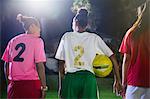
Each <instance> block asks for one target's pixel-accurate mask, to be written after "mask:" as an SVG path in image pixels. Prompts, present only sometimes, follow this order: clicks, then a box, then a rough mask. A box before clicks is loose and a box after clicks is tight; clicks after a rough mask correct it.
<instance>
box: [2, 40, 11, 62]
mask: <svg viewBox="0 0 150 99" xmlns="http://www.w3.org/2000/svg"><path fill="white" fill-rule="evenodd" d="M2 60H3V61H5V62H10V42H9V43H8V45H7V47H6V49H5V51H4V53H3V56H2Z"/></svg>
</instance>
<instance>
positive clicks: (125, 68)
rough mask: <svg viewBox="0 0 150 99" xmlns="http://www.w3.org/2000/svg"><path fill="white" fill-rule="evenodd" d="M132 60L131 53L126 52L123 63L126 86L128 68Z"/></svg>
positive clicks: (123, 79) (123, 82)
mask: <svg viewBox="0 0 150 99" xmlns="http://www.w3.org/2000/svg"><path fill="white" fill-rule="evenodd" d="M129 62H130V55H129V54H126V53H124V56H123V63H122V85H123V87H124V88H126V86H127V70H128V66H129Z"/></svg>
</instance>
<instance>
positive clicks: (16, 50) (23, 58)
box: [2, 34, 46, 80]
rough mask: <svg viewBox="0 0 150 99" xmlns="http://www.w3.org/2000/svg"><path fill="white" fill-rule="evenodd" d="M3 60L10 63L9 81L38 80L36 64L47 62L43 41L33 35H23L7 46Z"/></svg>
mask: <svg viewBox="0 0 150 99" xmlns="http://www.w3.org/2000/svg"><path fill="white" fill-rule="evenodd" d="M2 60H4V61H6V62H9V63H10V65H9V80H37V79H39V77H38V73H37V70H36V63H38V62H45V61H46V56H45V51H44V43H43V40H42V39H41V38H39V37H37V36H35V35H33V34H21V35H18V36H16V37H14V38H13V39H12V40H11V41H10V42H9V43H8V45H7V48H6V49H5V52H4V54H3V57H2Z"/></svg>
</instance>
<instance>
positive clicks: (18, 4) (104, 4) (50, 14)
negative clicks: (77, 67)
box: [0, 0, 146, 99]
mask: <svg viewBox="0 0 150 99" xmlns="http://www.w3.org/2000/svg"><path fill="white" fill-rule="evenodd" d="M145 1H146V0H1V1H0V50H1V52H0V57H1V56H2V54H3V52H4V50H5V48H6V46H7V43H8V41H9V40H10V39H11V38H13V37H14V36H16V35H18V34H21V33H24V30H23V28H22V26H21V24H20V23H19V22H18V21H17V20H16V16H17V14H19V13H21V14H23V15H27V16H34V17H37V18H38V19H39V20H40V22H41V25H42V36H41V37H42V38H43V40H44V42H45V51H46V56H47V63H46V75H47V84H48V86H49V92H48V93H49V94H47V98H54V99H55V98H57V90H58V61H57V60H56V59H54V55H55V52H56V49H57V47H58V44H59V41H60V38H61V37H62V35H63V34H64V33H65V32H66V31H72V28H71V27H72V18H73V16H74V15H75V13H76V8H78V7H81V6H84V7H87V8H88V9H89V11H90V15H89V17H90V20H89V26H88V31H91V32H94V33H96V34H98V35H100V36H101V37H102V38H103V40H104V41H105V42H106V43H107V44H108V46H109V47H110V48H111V49H112V50H113V51H114V53H115V54H116V56H117V60H118V62H119V63H120V66H121V60H122V59H121V55H120V54H119V53H118V48H119V45H120V43H121V40H122V38H123V36H124V34H125V33H126V31H127V30H128V29H129V28H130V27H131V26H132V24H133V23H134V22H135V20H136V18H137V8H138V7H139V6H140V5H141V4H142V3H143V2H145ZM3 63H4V62H3V61H2V60H1V66H0V67H1V69H0V78H1V79H0V89H1V90H0V98H6V86H7V84H6V81H5V76H4V73H3ZM120 68H121V67H120ZM97 81H98V85H99V88H100V90H101V91H100V95H101V97H102V99H118V98H120V97H115V95H114V94H113V93H112V84H113V76H112V73H111V74H110V75H109V76H108V77H106V78H98V77H97ZM104 82H105V83H104ZM104 97H105V98H104Z"/></svg>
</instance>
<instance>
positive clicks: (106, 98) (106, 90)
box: [1, 75, 121, 99]
mask: <svg viewBox="0 0 150 99" xmlns="http://www.w3.org/2000/svg"><path fill="white" fill-rule="evenodd" d="M97 82H98V87H99V91H100V99H121V97H117V96H115V94H114V93H112V85H113V79H112V78H97ZM47 84H48V86H49V91H48V92H47V96H46V99H58V97H57V91H56V90H57V88H58V86H57V84H58V76H55V75H51V76H47ZM5 98H6V93H4V92H3V95H2V98H1V99H5Z"/></svg>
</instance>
